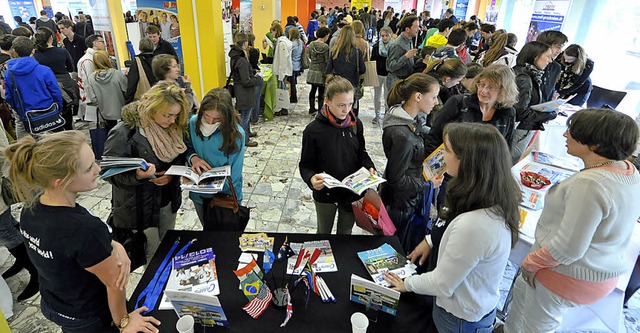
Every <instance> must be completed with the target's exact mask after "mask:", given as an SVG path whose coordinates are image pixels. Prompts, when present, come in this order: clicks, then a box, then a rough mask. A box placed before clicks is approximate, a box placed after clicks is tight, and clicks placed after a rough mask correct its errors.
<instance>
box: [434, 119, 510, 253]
mask: <svg viewBox="0 0 640 333" xmlns="http://www.w3.org/2000/svg"><path fill="white" fill-rule="evenodd" d="M443 133H444V134H443V138H445V137H446V138H447V139H448V141H449V143H450V144H451V146H450V147H447V148H448V149H451V150H452V151H453V153H454V154H455V156H456V158H458V159H459V160H460V165H459V168H458V174H457V176H456V177H453V178H452V179H451V181H450V182H449V184H448V185H447V195H446V199H445V207H446V209H443V212H442V216H443V217H444V218H445V219H447V220H448V221H452V220H453V219H454V218H456V217H457V216H458V215H460V214H462V213H466V212H470V211H473V210H477V209H483V208H484V209H487V210H488V211H489V212H490V213H492V214H495V215H496V216H497V217H500V218H502V219H504V221H505V227H506V228H507V229H509V231H511V247H513V246H514V245H515V244H516V242H517V241H518V232H519V231H518V228H519V226H520V211H519V210H518V204H519V202H520V197H521V196H522V193H521V192H520V187H519V186H518V183H517V182H516V180H515V178H514V177H511V153H509V148H508V146H507V141H506V140H505V139H504V137H503V136H502V134H500V132H498V130H497V129H496V128H495V127H494V126H492V125H489V124H478V123H450V124H448V125H446V126H445V128H444V132H443ZM491 175H505V176H504V177H493V176H491Z"/></svg>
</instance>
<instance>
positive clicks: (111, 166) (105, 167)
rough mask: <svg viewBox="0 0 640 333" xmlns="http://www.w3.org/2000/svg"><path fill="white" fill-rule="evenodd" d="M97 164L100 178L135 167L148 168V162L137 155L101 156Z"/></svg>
mask: <svg viewBox="0 0 640 333" xmlns="http://www.w3.org/2000/svg"><path fill="white" fill-rule="evenodd" d="M98 164H99V165H100V169H102V172H101V174H100V178H101V179H105V178H108V177H111V176H113V175H117V174H119V173H123V172H127V171H132V170H135V169H142V170H147V169H149V163H147V161H145V160H144V158H139V157H114V156H102V160H101V161H99V162H98Z"/></svg>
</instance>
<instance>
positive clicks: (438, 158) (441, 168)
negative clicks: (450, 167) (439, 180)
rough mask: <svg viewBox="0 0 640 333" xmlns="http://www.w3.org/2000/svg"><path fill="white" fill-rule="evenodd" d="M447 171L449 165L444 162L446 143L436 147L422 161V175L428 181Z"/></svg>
mask: <svg viewBox="0 0 640 333" xmlns="http://www.w3.org/2000/svg"><path fill="white" fill-rule="evenodd" d="M446 171H447V165H446V164H444V143H443V144H441V145H440V147H438V148H436V150H434V151H433V153H431V154H429V156H427V158H425V159H424V162H422V175H423V176H424V179H425V180H426V181H429V180H430V179H431V178H433V177H434V176H442V175H444V173H445V172H446Z"/></svg>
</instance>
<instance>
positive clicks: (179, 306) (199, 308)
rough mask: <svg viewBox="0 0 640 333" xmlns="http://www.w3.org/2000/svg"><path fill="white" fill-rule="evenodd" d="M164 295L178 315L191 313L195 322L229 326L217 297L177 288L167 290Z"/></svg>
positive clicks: (206, 324) (205, 324)
mask: <svg viewBox="0 0 640 333" xmlns="http://www.w3.org/2000/svg"><path fill="white" fill-rule="evenodd" d="M165 295H167V296H168V297H169V299H170V300H171V304H172V305H173V308H174V309H175V310H176V313H177V314H178V317H182V316H185V315H192V316H193V318H194V319H195V322H196V323H197V324H200V325H203V326H209V327H211V326H221V327H227V328H229V320H227V316H226V315H225V314H224V311H223V310H222V305H221V304H220V300H219V299H218V297H216V296H210V295H202V294H194V293H190V292H185V291H177V290H167V291H165Z"/></svg>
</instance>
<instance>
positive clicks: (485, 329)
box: [433, 304, 525, 333]
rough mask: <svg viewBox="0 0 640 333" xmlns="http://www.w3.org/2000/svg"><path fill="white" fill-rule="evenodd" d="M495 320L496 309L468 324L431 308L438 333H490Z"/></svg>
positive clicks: (438, 309)
mask: <svg viewBox="0 0 640 333" xmlns="http://www.w3.org/2000/svg"><path fill="white" fill-rule="evenodd" d="M495 320H496V309H493V311H491V312H489V313H488V314H486V315H485V316H484V317H482V319H480V320H478V321H476V322H470V321H466V320H464V319H460V318H458V317H456V316H454V315H452V314H450V313H449V312H447V311H446V310H445V309H443V308H441V307H439V306H438V305H437V304H435V305H434V306H433V321H434V322H435V323H436V327H437V328H438V332H440V333H491V332H492V331H493V322H494V321H495ZM522 332H525V331H522Z"/></svg>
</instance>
